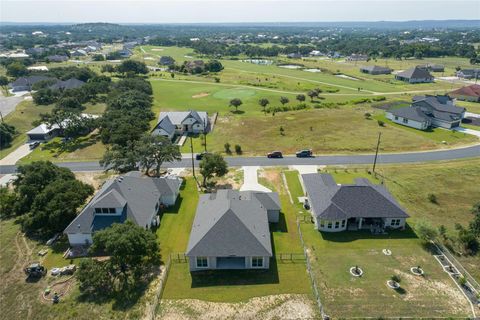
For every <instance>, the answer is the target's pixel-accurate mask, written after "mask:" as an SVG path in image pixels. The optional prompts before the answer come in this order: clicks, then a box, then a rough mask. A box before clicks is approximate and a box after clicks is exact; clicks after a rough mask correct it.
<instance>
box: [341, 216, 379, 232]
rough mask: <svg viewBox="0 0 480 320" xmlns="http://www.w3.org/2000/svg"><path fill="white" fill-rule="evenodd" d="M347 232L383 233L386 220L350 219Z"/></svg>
mask: <svg viewBox="0 0 480 320" xmlns="http://www.w3.org/2000/svg"><path fill="white" fill-rule="evenodd" d="M347 230H349V231H356V230H370V231H371V232H372V233H383V232H384V230H385V220H384V219H383V218H363V217H356V218H350V219H348V220H347Z"/></svg>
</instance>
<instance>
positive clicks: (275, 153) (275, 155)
mask: <svg viewBox="0 0 480 320" xmlns="http://www.w3.org/2000/svg"><path fill="white" fill-rule="evenodd" d="M267 158H283V154H282V153H281V152H280V151H273V152H270V153H268V154H267Z"/></svg>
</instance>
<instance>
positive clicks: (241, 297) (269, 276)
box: [158, 175, 311, 302]
mask: <svg viewBox="0 0 480 320" xmlns="http://www.w3.org/2000/svg"><path fill="white" fill-rule="evenodd" d="M274 179H279V176H278V175H277V177H275V178H274ZM196 194H197V192H196V187H195V185H194V182H193V180H192V179H189V180H187V183H186V186H185V189H184V190H182V195H185V196H182V198H181V199H182V200H181V201H180V204H179V205H178V206H177V207H176V208H175V209H173V210H172V213H168V214H165V215H164V216H163V218H162V224H161V227H160V229H159V230H158V234H159V241H160V245H161V247H162V254H163V255H164V256H165V255H166V254H167V253H170V252H185V250H186V246H187V243H188V237H189V234H190V228H191V224H192V221H193V218H194V214H195V209H196V200H197V195H196ZM186 195H188V197H187V196H186ZM281 201H282V208H283V210H282V214H283V217H284V223H282V224H280V223H279V224H278V225H272V226H271V230H272V234H273V236H272V243H273V246H274V252H275V253H277V254H278V253H287V252H289V253H301V252H302V249H301V247H300V242H299V238H298V234H297V232H296V226H295V213H294V211H293V207H292V206H291V205H289V202H288V197H287V195H286V193H285V191H284V190H282V191H281ZM163 219H165V220H163ZM167 230H168V231H167ZM162 244H163V245H162ZM293 293H294V294H307V295H310V293H311V289H310V284H309V281H308V278H307V275H306V273H305V265H304V262H303V261H298V262H288V263H282V262H279V261H276V260H272V261H271V268H270V270H269V271H267V272H252V271H248V270H247V271H238V270H237V271H220V272H213V273H211V274H209V275H194V276H193V277H192V275H191V274H190V272H189V270H188V264H187V263H178V262H176V263H175V262H174V263H173V264H172V268H171V270H170V273H169V276H168V281H167V283H166V287H165V291H164V295H163V298H164V299H200V300H205V301H213V302H241V301H246V300H248V299H250V298H253V297H260V296H266V295H276V294H293Z"/></svg>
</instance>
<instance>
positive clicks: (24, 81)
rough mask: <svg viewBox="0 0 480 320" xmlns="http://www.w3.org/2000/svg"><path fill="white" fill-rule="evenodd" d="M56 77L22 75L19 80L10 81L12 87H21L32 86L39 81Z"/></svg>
mask: <svg viewBox="0 0 480 320" xmlns="http://www.w3.org/2000/svg"><path fill="white" fill-rule="evenodd" d="M53 79H55V78H52V77H47V76H30V77H21V78H18V79H17V80H15V81H13V82H12V83H10V86H11V87H20V86H32V85H34V84H35V83H37V82H40V81H44V80H53Z"/></svg>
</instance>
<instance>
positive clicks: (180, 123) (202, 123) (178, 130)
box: [152, 110, 210, 139]
mask: <svg viewBox="0 0 480 320" xmlns="http://www.w3.org/2000/svg"><path fill="white" fill-rule="evenodd" d="M209 131H210V120H209V119H208V114H207V113H206V112H202V111H193V110H190V111H174V112H160V115H159V117H158V123H157V125H156V126H155V128H154V129H153V130H152V134H153V135H160V136H164V137H167V138H169V139H172V138H173V136H174V135H175V134H179V135H182V134H184V133H193V134H197V133H207V132H209Z"/></svg>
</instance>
